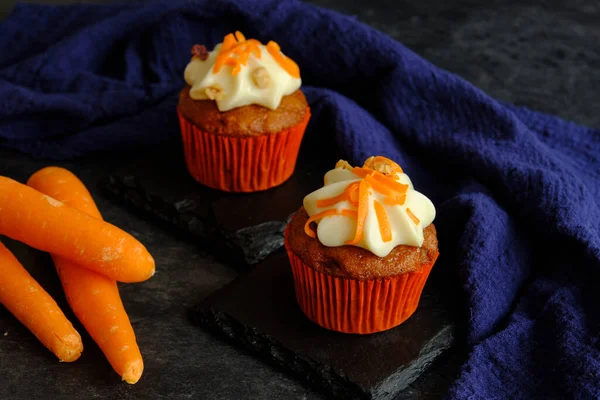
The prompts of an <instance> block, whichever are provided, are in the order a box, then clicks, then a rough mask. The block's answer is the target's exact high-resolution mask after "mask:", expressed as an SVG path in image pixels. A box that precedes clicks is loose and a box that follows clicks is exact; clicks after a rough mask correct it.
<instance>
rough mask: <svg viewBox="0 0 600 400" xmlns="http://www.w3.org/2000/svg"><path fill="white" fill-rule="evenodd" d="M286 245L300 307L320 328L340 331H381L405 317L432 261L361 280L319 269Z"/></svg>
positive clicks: (414, 303) (415, 301)
mask: <svg viewBox="0 0 600 400" xmlns="http://www.w3.org/2000/svg"><path fill="white" fill-rule="evenodd" d="M285 245H286V250H287V253H288V256H289V259H290V264H291V267H292V272H293V275H294V286H295V290H296V299H297V301H298V304H299V305H300V308H301V309H302V311H303V312H304V314H305V315H306V316H307V317H308V318H309V319H310V320H312V321H313V322H315V323H317V324H318V325H320V326H322V327H323V328H326V329H330V330H333V331H338V332H343V333H357V334H369V333H375V332H381V331H385V330H388V329H391V328H393V327H395V326H398V325H400V324H401V323H403V322H404V321H406V320H407V319H408V318H409V317H410V316H411V315H412V314H413V313H414V312H415V310H416V309H417V306H418V305H419V300H420V298H421V292H422V291H423V287H424V286H425V282H426V281H427V278H428V277H429V273H430V272H431V269H432V267H433V264H434V263H435V260H434V261H433V262H432V263H431V264H427V265H423V269H422V270H421V271H419V272H408V273H404V274H400V275H397V276H394V277H390V278H382V279H371V280H364V281H360V280H357V279H347V278H338V277H334V276H330V275H327V274H324V273H322V272H319V271H317V270H315V269H313V268H311V267H310V266H308V265H306V264H305V263H304V262H303V261H302V260H301V259H300V258H299V257H298V256H297V255H296V254H295V253H294V252H293V251H292V250H291V249H290V248H289V246H288V244H287V239H286V240H285ZM436 258H437V257H436Z"/></svg>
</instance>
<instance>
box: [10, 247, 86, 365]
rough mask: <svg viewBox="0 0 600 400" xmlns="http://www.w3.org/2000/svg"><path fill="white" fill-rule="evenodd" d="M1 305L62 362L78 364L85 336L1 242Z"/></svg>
mask: <svg viewBox="0 0 600 400" xmlns="http://www.w3.org/2000/svg"><path fill="white" fill-rule="evenodd" d="M0 303H2V305H3V306H4V307H6V309H7V310H8V311H10V312H11V314H12V315H14V316H15V317H16V318H17V319H18V320H19V321H21V323H22V324H23V325H25V326H26V327H27V328H28V329H29V330H30V331H31V332H32V333H33V334H34V335H35V336H36V337H37V338H38V340H39V341H40V342H42V344H43V345H44V346H46V347H47V348H48V349H49V350H50V351H51V352H53V353H54V354H55V355H56V357H58V359H59V360H60V361H66V362H71V361H75V360H77V359H78V358H79V356H80V355H81V352H82V351H83V344H82V343H81V336H79V333H77V331H76V330H75V328H73V325H72V324H71V323H70V322H69V320H68V319H67V317H65V314H63V312H62V311H61V310H60V308H59V307H58V305H57V304H56V302H55V301H54V299H53V298H52V297H50V295H49V294H48V293H47V292H46V291H45V290H44V289H43V288H42V287H41V286H40V285H39V283H37V282H36V281H35V279H33V277H32V276H31V275H29V273H28V272H27V270H25V268H23V266H22V265H21V263H20V262H19V260H17V259H16V258H15V256H14V255H13V254H12V253H11V252H10V250H8V249H7V248H6V247H5V246H4V244H2V243H1V242H0Z"/></svg>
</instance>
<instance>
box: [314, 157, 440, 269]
mask: <svg viewBox="0 0 600 400" xmlns="http://www.w3.org/2000/svg"><path fill="white" fill-rule="evenodd" d="M304 208H305V210H306V212H307V213H308V216H309V217H310V218H309V219H308V221H307V222H306V225H305V229H304V230H305V232H306V234H307V235H309V236H311V237H313V238H314V237H318V239H319V241H320V242H321V243H322V244H323V245H325V246H329V247H336V246H343V245H353V246H358V247H362V248H363V249H366V250H369V251H370V252H372V253H373V254H375V255H377V256H379V257H385V256H387V255H388V254H389V253H390V251H392V249H393V248H394V247H396V246H398V245H408V246H417V247H420V246H421V245H422V244H423V229H424V228H425V227H427V226H428V225H429V224H431V222H433V219H434V218H435V207H434V206H433V203H432V202H431V201H430V200H429V199H428V198H427V197H425V196H424V195H423V194H421V193H419V192H417V191H416V190H414V188H413V184H412V182H411V181H410V178H409V177H408V175H406V174H405V173H404V172H403V171H402V168H400V166H399V165H398V164H396V163H395V162H393V161H391V160H389V159H387V158H385V157H379V156H378V157H370V158H369V159H367V161H365V164H364V166H363V167H352V166H351V165H350V164H348V163H347V162H346V161H343V160H340V161H339V162H338V163H337V164H336V166H335V169H332V170H331V171H329V172H327V173H326V174H325V185H324V186H323V187H322V188H320V189H318V190H316V191H314V192H312V193H310V194H309V195H308V196H306V197H305V198H304ZM313 222H316V223H318V226H317V232H316V234H315V232H314V230H313V229H312V228H311V224H312V223H313Z"/></svg>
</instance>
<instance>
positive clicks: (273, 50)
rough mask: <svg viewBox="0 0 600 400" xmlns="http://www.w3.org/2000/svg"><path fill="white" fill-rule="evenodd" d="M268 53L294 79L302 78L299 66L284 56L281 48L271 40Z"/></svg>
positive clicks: (268, 44)
mask: <svg viewBox="0 0 600 400" xmlns="http://www.w3.org/2000/svg"><path fill="white" fill-rule="evenodd" d="M267 51H268V52H269V54H270V55H271V57H273V58H274V59H275V61H277V63H278V64H279V65H280V66H281V68H283V69H284V70H285V71H286V72H287V73H288V74H290V75H291V76H292V77H294V78H300V68H298V64H296V63H295V62H294V61H292V60H291V59H290V58H288V57H286V56H285V55H283V53H282V52H281V48H280V47H279V45H278V44H277V43H276V42H274V41H272V40H271V41H270V42H269V43H267Z"/></svg>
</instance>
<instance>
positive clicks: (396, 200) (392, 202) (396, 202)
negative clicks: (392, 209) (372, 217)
mask: <svg viewBox="0 0 600 400" xmlns="http://www.w3.org/2000/svg"><path fill="white" fill-rule="evenodd" d="M405 201H406V195H405V194H401V195H399V196H393V197H391V196H387V197H386V198H384V199H383V202H384V203H385V204H387V205H388V206H401V205H403V204H404V202H405Z"/></svg>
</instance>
